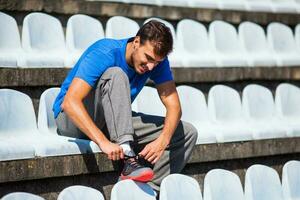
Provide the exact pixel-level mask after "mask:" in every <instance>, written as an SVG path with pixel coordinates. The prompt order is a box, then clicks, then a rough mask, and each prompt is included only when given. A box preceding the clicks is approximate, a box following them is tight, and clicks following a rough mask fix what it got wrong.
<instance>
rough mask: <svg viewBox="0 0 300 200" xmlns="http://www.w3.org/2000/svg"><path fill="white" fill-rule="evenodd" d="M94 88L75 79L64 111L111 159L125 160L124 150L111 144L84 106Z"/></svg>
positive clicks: (66, 99) (64, 102)
mask: <svg viewBox="0 0 300 200" xmlns="http://www.w3.org/2000/svg"><path fill="white" fill-rule="evenodd" d="M91 89H92V87H91V86H90V85H89V84H88V83H87V82H85V81H84V80H82V79H80V78H74V79H73V81H72V83H71V85H70V87H69V89H68V91H67V93H66V95H65V98H64V101H63V103H62V105H61V107H62V110H63V111H64V112H65V113H66V114H67V115H68V117H69V118H70V119H71V120H72V122H73V123H74V124H75V125H76V126H77V127H78V128H79V129H80V130H81V131H82V132H83V133H85V134H86V135H87V136H88V137H89V138H90V139H91V140H93V141H94V142H95V143H96V144H98V146H99V147H100V148H101V150H102V151H103V152H104V153H106V154H107V155H108V158H109V159H112V160H118V159H120V158H124V155H123V150H122V148H121V147H120V146H119V145H117V144H114V143H111V142H110V141H109V140H108V139H107V138H106V137H105V135H104V134H103V132H102V131H101V130H100V129H99V128H98V127H97V126H96V124H95V123H94V122H93V120H92V119H91V117H90V116H89V114H88V112H87V110H86V108H85V107H84V104H83V99H84V98H85V97H86V96H87V95H88V93H89V92H90V91H91Z"/></svg>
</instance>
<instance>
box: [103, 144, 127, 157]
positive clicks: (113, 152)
mask: <svg viewBox="0 0 300 200" xmlns="http://www.w3.org/2000/svg"><path fill="white" fill-rule="evenodd" d="M99 146H100V149H101V150H102V151H103V152H104V153H105V154H106V155H107V157H108V159H110V160H120V159H124V153H123V148H122V147H121V146H120V145H118V144H115V143H112V142H110V141H109V140H106V141H103V142H101V143H100V144H99Z"/></svg>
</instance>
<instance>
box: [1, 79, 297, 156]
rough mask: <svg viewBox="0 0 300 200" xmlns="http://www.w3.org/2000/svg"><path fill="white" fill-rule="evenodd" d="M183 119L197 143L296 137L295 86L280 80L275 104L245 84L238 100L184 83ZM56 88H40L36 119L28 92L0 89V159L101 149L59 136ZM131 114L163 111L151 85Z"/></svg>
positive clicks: (233, 94)
mask: <svg viewBox="0 0 300 200" xmlns="http://www.w3.org/2000/svg"><path fill="white" fill-rule="evenodd" d="M177 90H178V93H179V96H180V101H181V104H182V112H183V115H182V120H184V121H187V122H190V123H192V124H193V125H194V126H195V127H196V128H197V130H198V140H197V144H205V143H222V142H233V141H247V140H258V139H267V138H283V137H297V136H300V106H299V102H300V89H299V88H298V87H296V86H294V85H290V84H286V83H285V84H280V85H279V86H278V87H277V89H276V95H275V103H274V100H273V96H272V93H271V91H269V90H268V89H267V88H265V87H263V86H260V85H248V86H247V87H246V88H245V89H244V91H243V102H241V99H240V96H239V94H238V92H237V91H236V90H234V89H232V88H230V87H228V86H224V85H216V86H214V87H212V88H211V89H210V91H209V94H208V104H207V103H206V100H205V97H204V94H203V93H202V92H201V91H200V90H198V89H195V88H192V87H189V86H179V87H178V88H177ZM59 91H60V89H59V88H50V89H47V90H46V91H44V93H43V94H42V95H41V98H40V105H39V114H38V122H37V124H36V117H35V113H34V109H33V104H32V101H31V99H30V97H29V96H27V95H26V94H24V93H21V92H18V91H15V90H11V89H0V161H4V160H16V159H27V158H34V157H36V156H39V157H47V156H58V155H70V154H82V153H87V152H94V153H95V152H100V149H99V147H98V146H97V145H96V144H95V143H94V142H92V141H90V140H84V139H76V138H70V137H65V136H60V135H58V134H57V132H56V129H57V127H56V123H55V119H54V116H53V112H52V105H53V102H54V100H55V98H56V96H57V94H58V93H59ZM132 109H133V110H134V111H136V112H143V113H146V114H154V115H162V116H164V114H165V113H164V110H165V108H164V107H163V105H162V103H161V102H160V100H159V97H158V95H157V92H156V90H155V89H154V88H151V87H147V86H146V87H145V88H144V89H143V90H142V91H141V94H139V95H138V97H137V99H136V100H135V101H134V102H133V104H132Z"/></svg>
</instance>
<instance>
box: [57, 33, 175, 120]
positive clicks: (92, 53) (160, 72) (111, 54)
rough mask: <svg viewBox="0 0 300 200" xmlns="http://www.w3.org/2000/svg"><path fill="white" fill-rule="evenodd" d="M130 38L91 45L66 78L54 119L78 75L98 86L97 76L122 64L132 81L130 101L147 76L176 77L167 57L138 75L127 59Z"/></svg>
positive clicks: (162, 79)
mask: <svg viewBox="0 0 300 200" xmlns="http://www.w3.org/2000/svg"><path fill="white" fill-rule="evenodd" d="M129 39H130V38H128V39H123V40H114V39H101V40H98V41H97V42H95V43H94V44H92V45H91V46H90V47H89V48H88V49H87V50H86V51H85V52H84V53H83V54H82V56H81V57H80V59H79V60H78V62H77V63H76V64H75V66H74V67H73V69H72V70H71V71H70V72H69V74H68V76H67V77H66V79H65V80H64V82H63V84H62V86H61V90H60V93H59V94H58V96H57V98H56V99H55V102H54V105H53V112H54V116H55V118H56V117H57V116H58V114H59V113H60V112H61V104H62V102H63V100H64V97H65V94H66V92H67V91H68V88H69V86H70V84H71V82H72V80H73V79H74V78H75V77H78V78H80V79H82V80H84V81H86V82H87V83H88V84H89V85H90V86H91V87H93V88H94V87H96V83H97V81H98V79H99V78H100V77H101V75H102V74H103V72H105V71H106V70H107V69H108V68H109V67H114V66H117V67H120V68H121V69H122V70H123V71H124V72H125V73H126V74H127V76H128V79H129V83H130V92H131V102H133V101H134V99H135V98H136V96H137V95H138V94H139V92H140V91H141V90H142V88H143V86H144V85H145V83H146V81H147V79H148V78H150V79H151V80H153V81H154V83H155V84H161V83H164V82H166V81H170V80H173V77H172V72H171V69H170V65H169V61H168V58H165V59H164V60H163V61H162V62H161V63H159V64H158V65H157V66H156V67H155V68H154V69H153V70H152V71H149V72H146V73H145V74H142V75H139V74H138V73H136V72H135V71H134V69H133V68H131V67H130V66H129V65H128V64H127V63H126V59H125V53H126V45H127V42H128V40H129Z"/></svg>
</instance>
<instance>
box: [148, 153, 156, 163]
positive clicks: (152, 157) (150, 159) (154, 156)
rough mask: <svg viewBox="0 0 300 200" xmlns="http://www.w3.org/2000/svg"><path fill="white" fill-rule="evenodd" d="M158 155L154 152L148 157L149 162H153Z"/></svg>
mask: <svg viewBox="0 0 300 200" xmlns="http://www.w3.org/2000/svg"><path fill="white" fill-rule="evenodd" d="M156 157H157V156H156V155H155V154H153V155H152V156H151V157H150V158H148V159H147V160H148V161H149V162H151V163H152V161H153V160H154V159H155V158H156Z"/></svg>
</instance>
